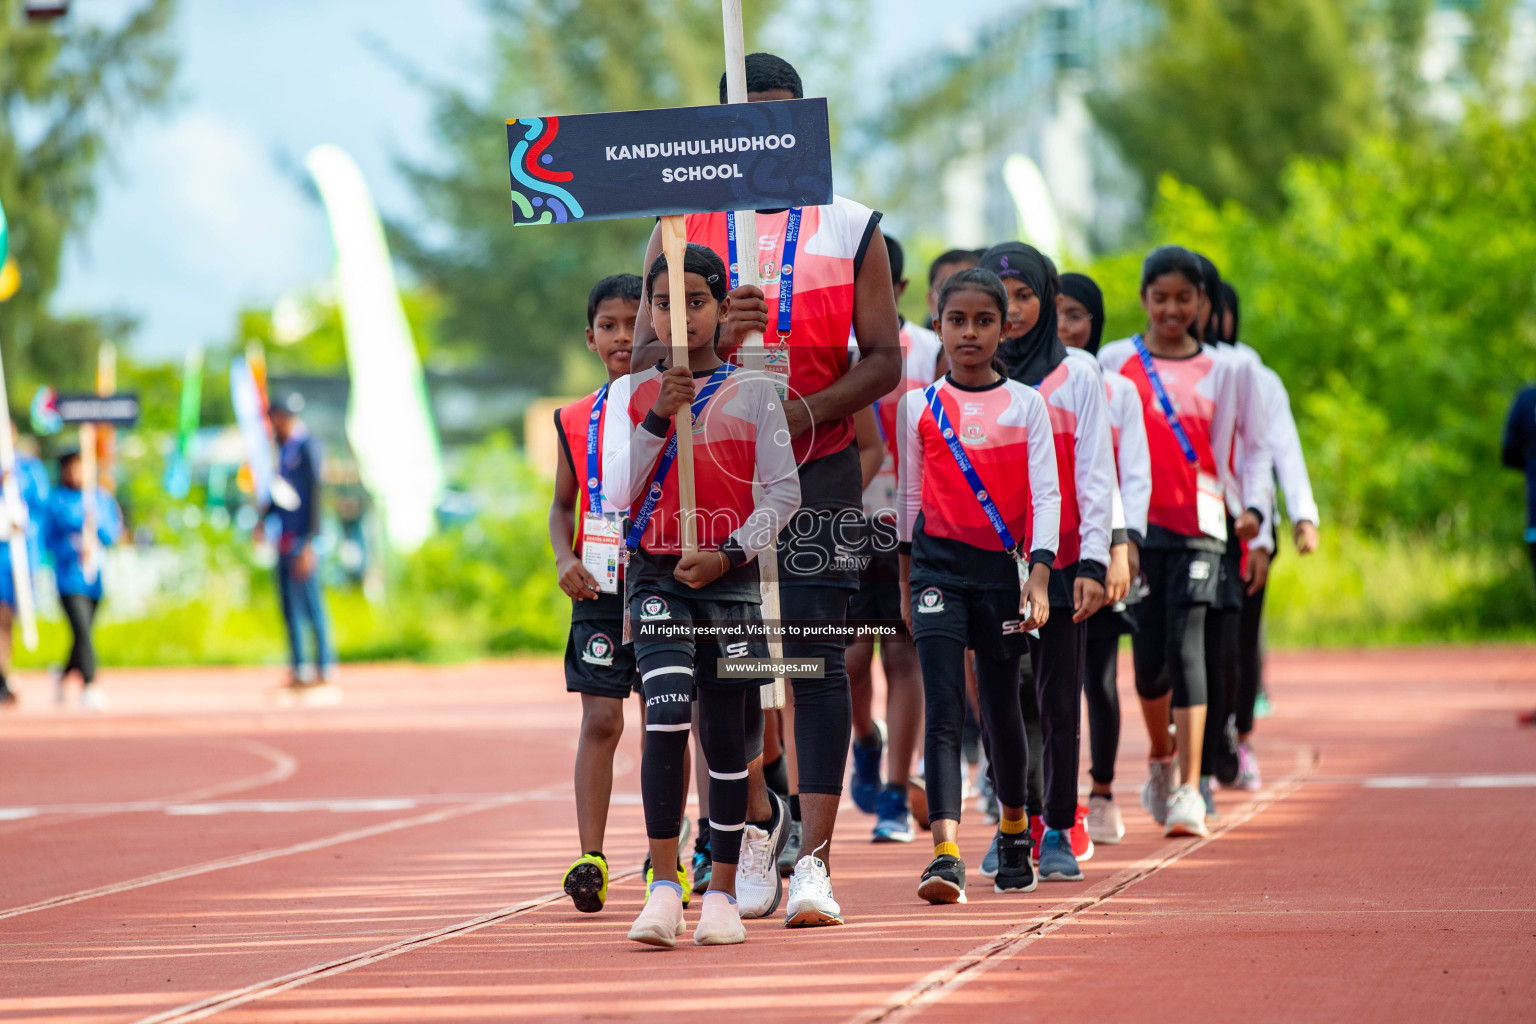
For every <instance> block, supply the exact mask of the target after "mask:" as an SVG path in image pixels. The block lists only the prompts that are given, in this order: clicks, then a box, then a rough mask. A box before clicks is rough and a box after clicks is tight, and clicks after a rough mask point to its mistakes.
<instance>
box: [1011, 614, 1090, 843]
mask: <svg viewBox="0 0 1536 1024" xmlns="http://www.w3.org/2000/svg"><path fill="white" fill-rule="evenodd" d="M1087 642H1088V630H1087V627H1086V626H1085V625H1084V624H1083V623H1081V622H1073V621H1072V609H1071V608H1070V607H1061V608H1057V607H1053V608H1052V609H1051V617H1050V618H1049V619H1048V620H1047V621H1046V623H1045V625H1044V626H1041V627H1040V638H1039V639H1038V640H1036V639H1034V638H1031V639H1030V641H1029V660H1030V666H1031V668H1032V669H1033V676H1034V693H1032V694H1029V693H1026V694H1024V695H1023V697H1022V698H1021V699H1024V700H1027V699H1030V698H1033V701H1034V703H1035V704H1036V706H1037V707H1038V708H1039V715H1040V734H1041V743H1040V749H1041V755H1042V756H1041V758H1040V763H1041V769H1040V772H1041V776H1040V777H1041V782H1042V786H1041V791H1042V792H1043V794H1044V797H1045V799H1044V806H1043V808H1042V810H1043V813H1044V817H1045V827H1046V828H1052V829H1059V830H1061V831H1063V832H1065V831H1067V830H1068V829H1070V828H1071V827H1072V826H1073V825H1074V824H1075V823H1076V821H1077V766H1078V758H1079V756H1080V755H1079V747H1080V745H1081V743H1082V715H1083V699H1082V696H1081V694H1082V692H1083V674H1084V672H1085V671H1086V668H1087V658H1088V650H1087ZM1030 742H1031V743H1033V742H1035V739H1034V737H1033V736H1031V737H1030ZM1031 761H1032V763H1031V765H1030V767H1031V768H1033V767H1034V764H1033V759H1031Z"/></svg>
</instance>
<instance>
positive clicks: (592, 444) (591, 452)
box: [587, 384, 608, 516]
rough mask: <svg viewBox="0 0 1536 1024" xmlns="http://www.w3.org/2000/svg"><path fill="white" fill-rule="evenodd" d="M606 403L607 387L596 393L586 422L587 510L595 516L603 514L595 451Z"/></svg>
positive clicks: (599, 464)
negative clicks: (595, 398) (590, 413)
mask: <svg viewBox="0 0 1536 1024" xmlns="http://www.w3.org/2000/svg"><path fill="white" fill-rule="evenodd" d="M606 401H608V385H607V384H604V385H603V386H602V387H601V388H599V389H598V392H597V400H596V401H594V402H593V403H592V415H591V417H590V418H589V419H588V420H587V509H588V511H590V512H591V513H592V514H593V515H595V516H600V515H602V514H603V492H602V483H603V481H602V468H603V460H602V456H601V455H600V454H599V453H598V450H597V447H598V445H597V434H598V426H599V424H601V423H602V421H603V403H604V402H606Z"/></svg>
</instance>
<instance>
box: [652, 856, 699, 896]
mask: <svg viewBox="0 0 1536 1024" xmlns="http://www.w3.org/2000/svg"><path fill="white" fill-rule="evenodd" d="M655 880H656V869H655V868H653V867H651V858H650V857H646V858H645V898H646V899H650V898H651V883H652V882H654V881H655ZM677 884H678V885H679V886H681V887H682V890H683V906H685V907H686V906H687V905H688V901H689V900H690V899H691V898H692V896H693V889H692V887H691V886H690V885H689V884H688V869H687V868H686V867H684V866H683V862H682V861H678V862H677Z"/></svg>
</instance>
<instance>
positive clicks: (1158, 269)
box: [1141, 245, 1205, 289]
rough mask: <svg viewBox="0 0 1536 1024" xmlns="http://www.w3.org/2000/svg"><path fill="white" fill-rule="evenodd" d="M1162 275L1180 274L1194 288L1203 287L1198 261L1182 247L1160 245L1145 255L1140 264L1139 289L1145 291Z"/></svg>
mask: <svg viewBox="0 0 1536 1024" xmlns="http://www.w3.org/2000/svg"><path fill="white" fill-rule="evenodd" d="M1164 274H1180V275H1182V276H1183V277H1184V279H1185V280H1187V281H1188V282H1189V283H1190V284H1192V285H1194V286H1195V287H1196V288H1204V287H1205V275H1204V274H1202V273H1201V271H1200V260H1199V259H1198V258H1196V256H1195V254H1194V253H1192V252H1190V251H1189V250H1188V249H1186V248H1184V247H1183V246H1182V245H1160V246H1158V247H1157V248H1156V249H1153V250H1152V251H1151V252H1149V253H1147V258H1146V259H1145V260H1143V261H1142V263H1141V287H1142V288H1143V289H1145V288H1146V287H1147V285H1149V284H1151V283H1152V282H1153V281H1156V280H1157V279H1158V278H1160V277H1162V276H1163V275H1164Z"/></svg>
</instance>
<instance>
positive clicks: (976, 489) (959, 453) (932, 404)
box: [923, 384, 1017, 552]
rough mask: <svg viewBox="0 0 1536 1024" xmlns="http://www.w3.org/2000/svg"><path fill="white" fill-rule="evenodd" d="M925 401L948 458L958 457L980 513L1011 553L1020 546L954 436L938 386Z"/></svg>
mask: <svg viewBox="0 0 1536 1024" xmlns="http://www.w3.org/2000/svg"><path fill="white" fill-rule="evenodd" d="M923 398H924V399H926V400H927V402H928V411H929V412H930V413H932V414H933V421H934V422H935V423H937V424H938V425H939V436H941V437H942V438H944V443H945V444H947V445H949V454H951V455H953V456H954V457H955V464H956V465H958V466H959V467H960V472H961V473H964V474H965V482H966V483H968V484H970V485H971V493H972V494H974V495H976V501H977V502H978V503H980V505H981V510H982V511H983V512H985V513H986V514H987V519H988V521H990V522H991V523H992V529H994V530H996V531H997V538H998V540H1000V541H1002V542H1003V550H1004V551H1008V552H1012V551H1013V549H1014V548H1015V547H1016V546H1017V545H1016V543H1015V541H1014V539H1013V531H1011V530H1009V529H1008V524H1007V523H1005V522H1003V514H1002V513H1001V512H999V511H998V510H997V503H996V502H995V501H993V500H992V495H991V494H989V493H987V488H986V486H985V485H984V484H983V483H982V482H981V477H980V476H979V475H978V474H977V472H976V467H975V466H974V465H972V464H971V457H970V456H969V455H967V454H965V449H964V448H963V447H961V445H960V438H959V437H957V436H956V435H955V431H954V428H952V427H951V426H950V425H949V417H948V416H946V415H945V414H944V403H942V402H940V401H939V386H938V385H937V384H930V385H928V386H927V387H926V388H924V389H923Z"/></svg>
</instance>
